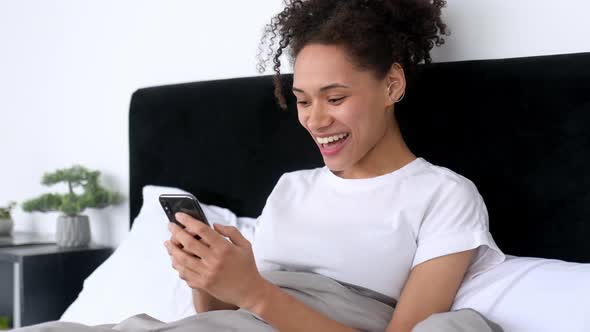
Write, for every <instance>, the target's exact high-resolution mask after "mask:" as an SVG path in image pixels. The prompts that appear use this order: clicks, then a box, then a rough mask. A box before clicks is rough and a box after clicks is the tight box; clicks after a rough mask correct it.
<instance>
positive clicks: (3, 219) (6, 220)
mask: <svg viewBox="0 0 590 332" xmlns="http://www.w3.org/2000/svg"><path fill="white" fill-rule="evenodd" d="M15 206H16V202H9V203H8V205H6V206H4V207H2V206H0V236H2V235H10V233H12V226H13V225H14V223H13V222H12V216H11V215H10V211H11V210H12V209H13V208H14V207H15Z"/></svg>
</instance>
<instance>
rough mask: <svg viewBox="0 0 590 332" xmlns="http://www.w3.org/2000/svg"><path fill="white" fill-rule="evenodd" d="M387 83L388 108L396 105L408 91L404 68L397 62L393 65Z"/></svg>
mask: <svg viewBox="0 0 590 332" xmlns="http://www.w3.org/2000/svg"><path fill="white" fill-rule="evenodd" d="M385 83H386V84H387V87H386V91H385V93H386V94H387V96H386V97H387V105H386V106H387V107H389V106H391V105H393V104H395V103H396V102H398V101H399V100H401V98H403V95H404V93H405V91H406V76H405V73H404V69H403V67H402V66H401V65H400V64H399V63H397V62H395V63H394V64H392V65H391V67H390V69H389V72H388V73H387V78H386V81H385Z"/></svg>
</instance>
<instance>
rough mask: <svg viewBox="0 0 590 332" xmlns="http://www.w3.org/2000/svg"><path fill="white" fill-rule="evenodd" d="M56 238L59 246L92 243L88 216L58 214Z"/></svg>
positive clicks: (78, 245) (84, 245) (82, 245)
mask: <svg viewBox="0 0 590 332" xmlns="http://www.w3.org/2000/svg"><path fill="white" fill-rule="evenodd" d="M55 239H56V242H57V245H58V246H59V247H68V248H71V247H86V246H88V245H89V244H90V222H89V221H88V216H86V215H77V216H67V215H61V216H58V217H57V230H56V232H55Z"/></svg>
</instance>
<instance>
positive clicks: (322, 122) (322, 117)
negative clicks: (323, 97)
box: [307, 107, 333, 131]
mask: <svg viewBox="0 0 590 332" xmlns="http://www.w3.org/2000/svg"><path fill="white" fill-rule="evenodd" d="M332 121H333V119H332V117H331V116H330V114H328V112H326V111H325V110H323V109H321V107H312V109H311V112H310V114H309V118H308V119H307V126H308V128H309V129H311V130H313V131H316V130H317V129H319V128H323V127H327V126H329V125H330V124H331V123H332Z"/></svg>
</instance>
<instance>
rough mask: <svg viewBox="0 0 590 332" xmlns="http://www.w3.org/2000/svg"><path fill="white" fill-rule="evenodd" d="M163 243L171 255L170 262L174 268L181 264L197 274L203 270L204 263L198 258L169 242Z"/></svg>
mask: <svg viewBox="0 0 590 332" xmlns="http://www.w3.org/2000/svg"><path fill="white" fill-rule="evenodd" d="M165 245H166V249H168V252H169V253H170V256H172V259H173V261H172V264H173V267H174V268H175V269H177V268H180V267H181V266H183V267H184V268H186V269H190V270H191V271H194V272H196V273H198V274H201V273H202V272H203V271H205V265H204V264H203V261H202V260H201V259H200V258H198V257H195V256H192V255H190V254H188V253H186V252H185V251H184V250H182V249H179V248H177V247H175V246H173V245H170V244H169V243H166V244H165Z"/></svg>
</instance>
